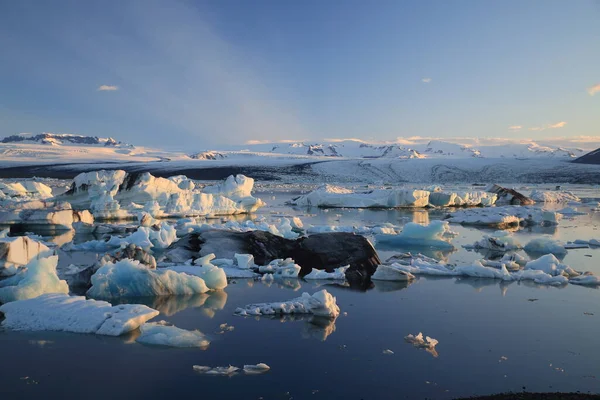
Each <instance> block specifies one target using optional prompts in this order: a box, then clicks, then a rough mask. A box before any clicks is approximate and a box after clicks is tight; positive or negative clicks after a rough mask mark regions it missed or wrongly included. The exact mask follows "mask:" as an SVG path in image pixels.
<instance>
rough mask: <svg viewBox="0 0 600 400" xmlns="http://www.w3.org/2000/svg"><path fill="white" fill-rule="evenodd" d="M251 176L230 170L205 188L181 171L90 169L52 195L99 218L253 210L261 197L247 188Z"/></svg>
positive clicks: (261, 203)
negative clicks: (179, 173)
mask: <svg viewBox="0 0 600 400" xmlns="http://www.w3.org/2000/svg"><path fill="white" fill-rule="evenodd" d="M253 186H254V180H253V179H252V178H248V177H246V176H244V175H237V176H230V177H229V178H227V179H226V180H225V181H224V182H223V183H220V184H217V185H214V186H208V187H205V188H204V189H201V188H198V187H196V185H195V184H194V183H193V182H192V181H190V180H188V179H187V178H185V177H181V176H178V177H172V178H169V179H167V178H160V177H155V176H153V175H151V174H150V173H147V172H146V173H142V174H135V173H131V174H130V173H126V172H125V171H122V170H117V171H104V170H102V171H93V172H86V173H82V174H79V175H77V176H76V177H75V179H74V180H73V183H72V185H71V189H70V190H68V191H67V192H66V193H64V194H63V195H60V196H57V197H56V198H55V199H60V200H67V201H70V202H71V203H72V204H73V205H75V206H76V207H79V208H88V209H91V210H92V213H93V215H94V217H96V218H98V219H123V218H132V219H136V218H138V219H139V218H141V216H142V215H144V213H145V214H149V215H150V216H151V217H163V218H164V217H179V218H183V217H193V216H210V215H232V214H241V213H249V212H254V211H256V210H257V209H258V208H260V207H262V206H263V205H264V203H263V202H262V201H261V200H260V199H257V198H255V197H252V195H251V192H252V188H253Z"/></svg>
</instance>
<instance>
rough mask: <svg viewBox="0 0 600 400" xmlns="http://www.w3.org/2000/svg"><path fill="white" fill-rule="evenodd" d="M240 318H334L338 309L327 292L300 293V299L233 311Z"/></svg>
mask: <svg viewBox="0 0 600 400" xmlns="http://www.w3.org/2000/svg"><path fill="white" fill-rule="evenodd" d="M235 313H236V314H238V315H242V316H248V315H277V314H313V315H315V316H319V317H328V318H336V317H337V316H338V315H339V314H340V308H339V307H338V305H337V303H336V299H335V297H333V296H332V295H331V294H330V293H329V292H328V291H327V290H321V291H320V292H317V293H315V294H313V295H312V296H311V295H310V294H308V293H302V296H301V297H298V298H295V299H292V300H288V301H283V302H274V303H258V304H249V305H247V306H245V307H240V308H237V309H236V310H235Z"/></svg>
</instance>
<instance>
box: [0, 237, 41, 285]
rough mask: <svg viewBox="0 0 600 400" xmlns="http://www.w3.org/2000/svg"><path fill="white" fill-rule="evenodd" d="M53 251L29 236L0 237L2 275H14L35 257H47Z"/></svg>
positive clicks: (0, 274)
mask: <svg viewBox="0 0 600 400" xmlns="http://www.w3.org/2000/svg"><path fill="white" fill-rule="evenodd" d="M51 254H52V251H51V250H50V249H49V248H48V247H47V246H46V245H44V244H43V243H41V242H39V241H37V240H34V239H31V238H29V237H27V236H17V237H2V238H0V276H9V275H14V274H15V273H16V272H17V270H18V269H19V268H20V267H24V266H25V265H26V264H28V263H29V262H30V261H31V260H33V259H38V258H41V257H47V256H49V255H51Z"/></svg>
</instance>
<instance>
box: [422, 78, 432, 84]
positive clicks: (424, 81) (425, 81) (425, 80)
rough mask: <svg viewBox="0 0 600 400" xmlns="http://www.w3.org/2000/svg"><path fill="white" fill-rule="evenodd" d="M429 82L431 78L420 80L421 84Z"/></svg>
mask: <svg viewBox="0 0 600 400" xmlns="http://www.w3.org/2000/svg"><path fill="white" fill-rule="evenodd" d="M431 81H432V79H431V78H423V79H421V82H423V83H429V82H431Z"/></svg>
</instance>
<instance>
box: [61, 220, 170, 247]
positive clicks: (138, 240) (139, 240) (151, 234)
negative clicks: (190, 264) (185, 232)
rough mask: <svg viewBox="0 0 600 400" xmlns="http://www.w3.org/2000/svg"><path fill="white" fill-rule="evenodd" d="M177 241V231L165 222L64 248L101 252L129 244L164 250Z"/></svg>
mask: <svg viewBox="0 0 600 400" xmlns="http://www.w3.org/2000/svg"><path fill="white" fill-rule="evenodd" d="M176 240H177V231H176V229H175V227H174V226H172V225H169V224H168V223H166V222H163V223H161V224H160V225H157V226H156V227H144V226H140V227H139V228H138V229H137V230H136V231H135V232H133V233H132V234H130V235H128V236H124V237H119V236H111V237H110V238H108V239H106V240H90V241H87V242H83V243H80V244H76V245H70V246H68V247H65V248H64V250H69V251H79V250H84V251H96V252H102V251H107V250H110V249H116V248H125V247H126V246H129V245H131V244H134V245H136V246H139V247H141V248H142V249H150V248H157V249H165V248H167V247H169V246H170V245H171V244H172V243H173V242H175V241H176Z"/></svg>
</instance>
